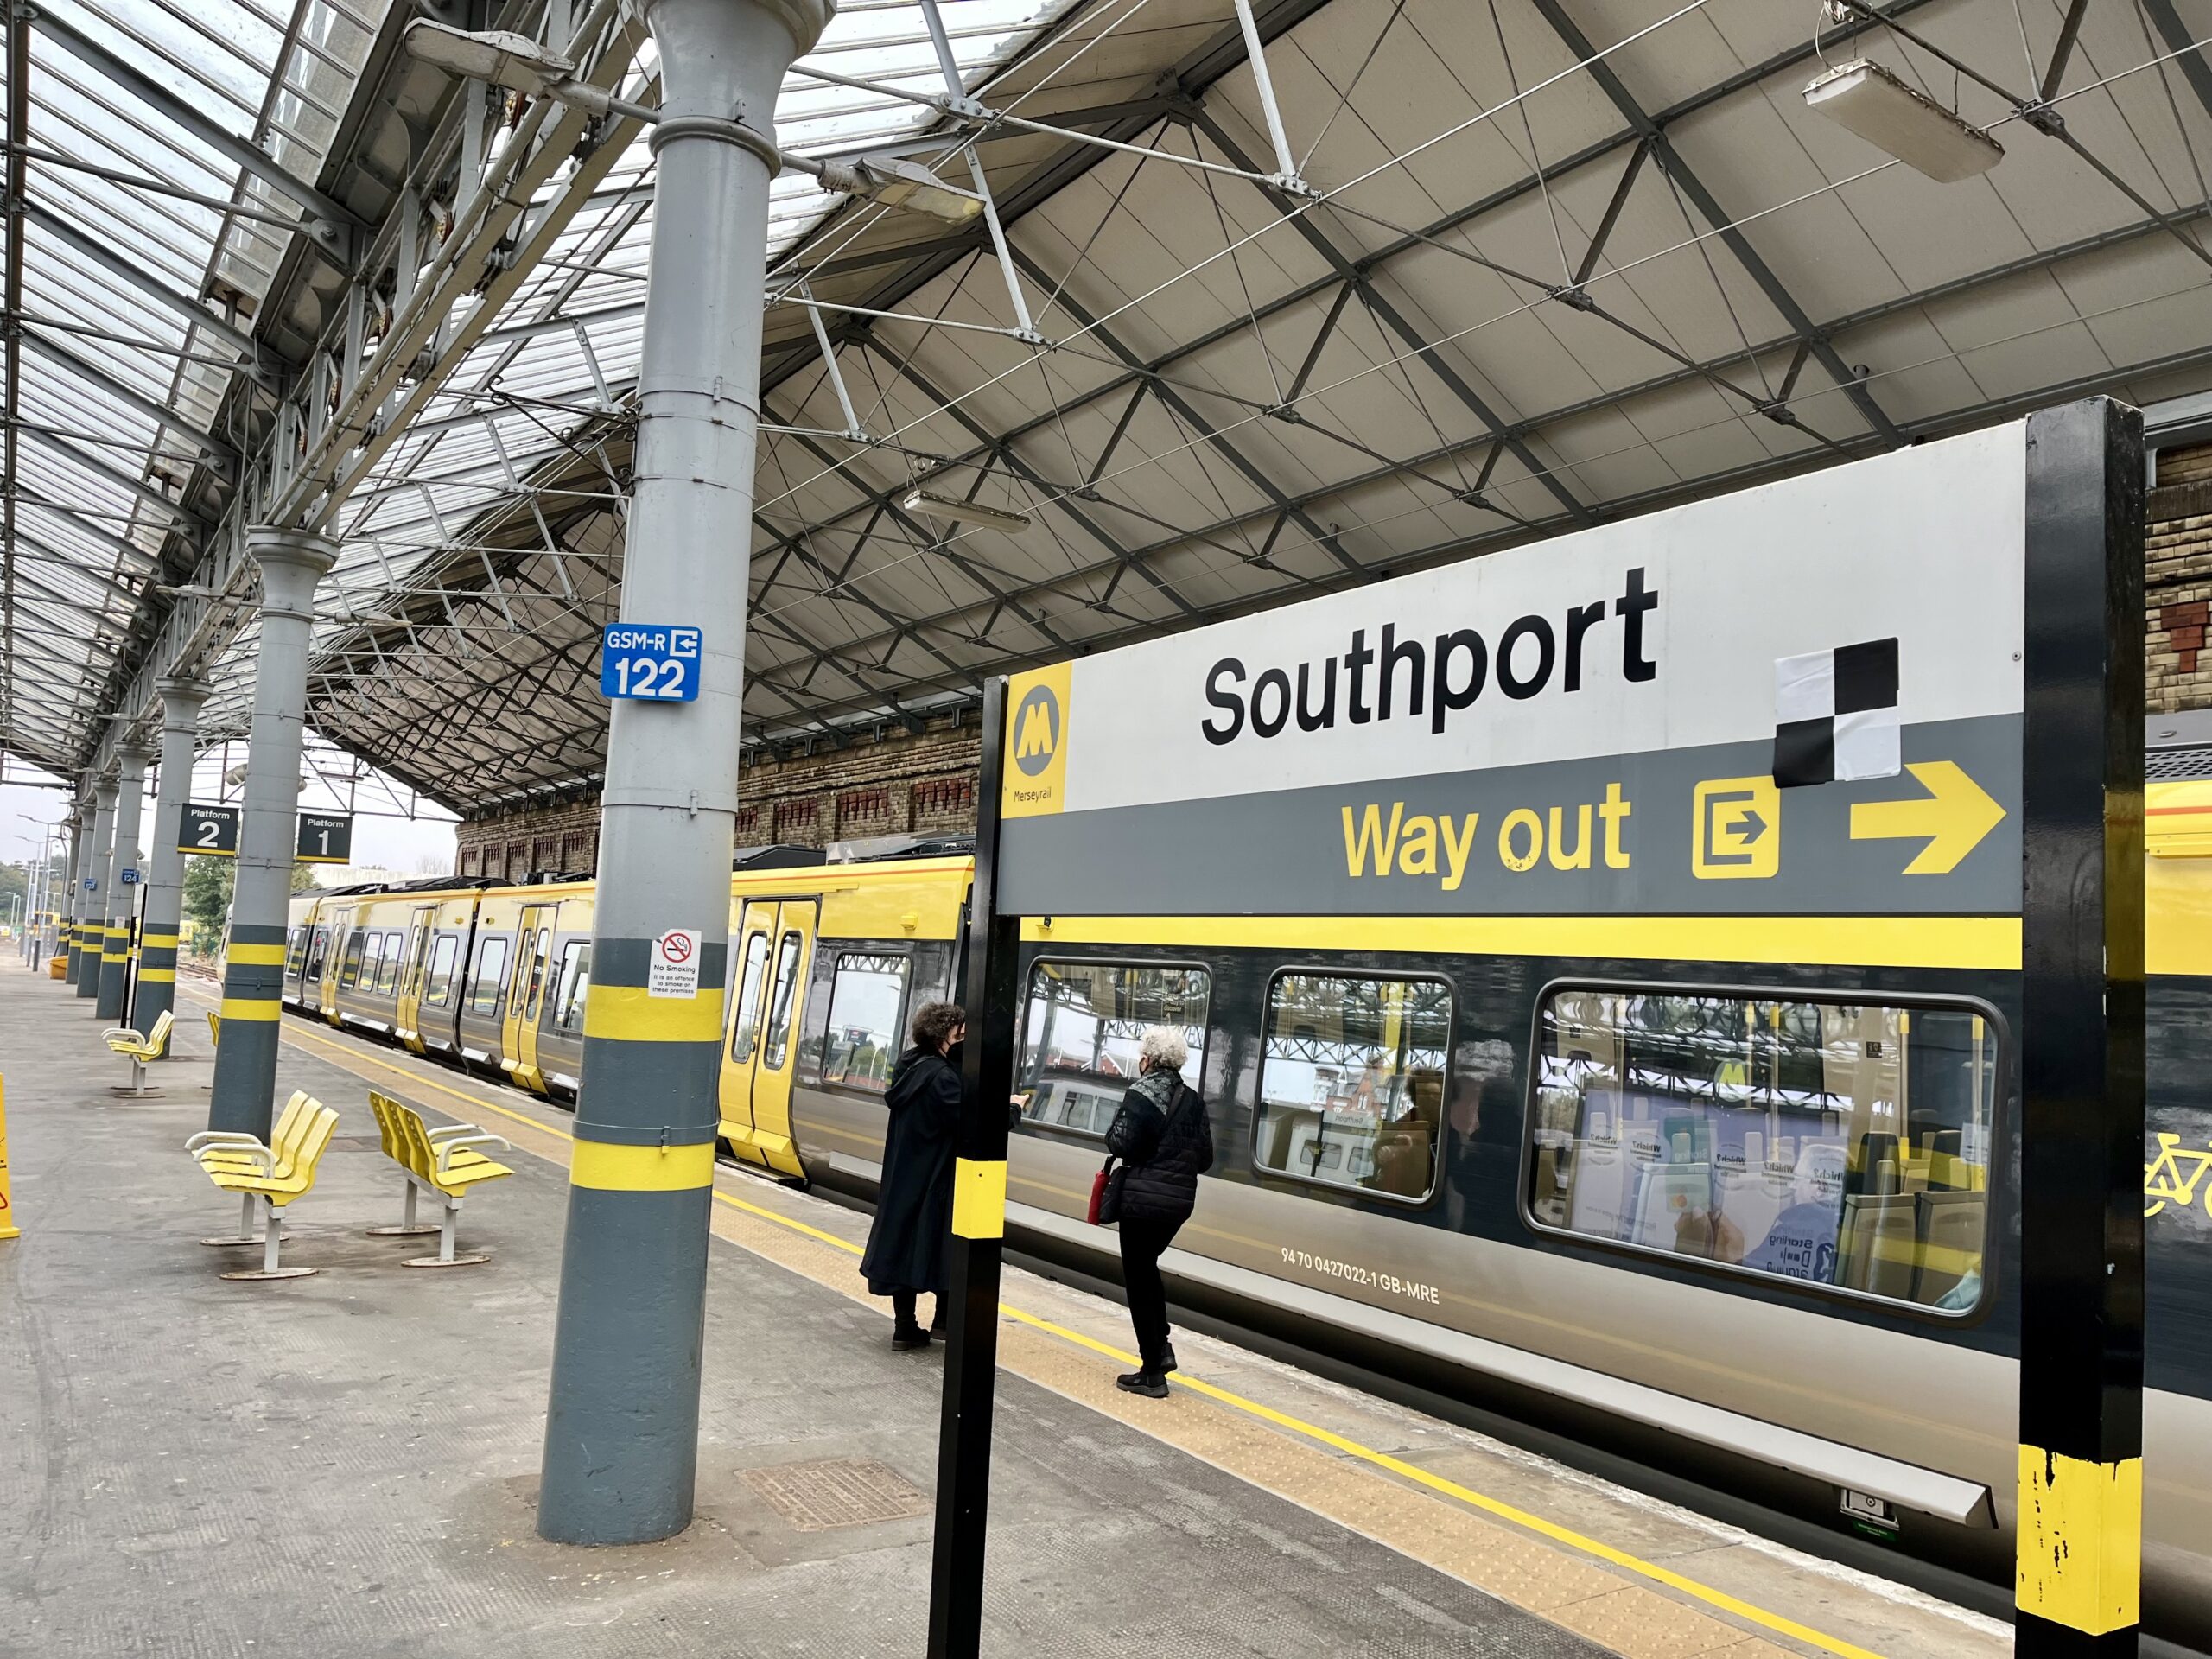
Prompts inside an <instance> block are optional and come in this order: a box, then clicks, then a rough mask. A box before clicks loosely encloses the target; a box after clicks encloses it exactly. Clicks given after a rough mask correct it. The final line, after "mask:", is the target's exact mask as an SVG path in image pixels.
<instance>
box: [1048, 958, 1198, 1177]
mask: <svg viewBox="0 0 2212 1659" xmlns="http://www.w3.org/2000/svg"><path fill="white" fill-rule="evenodd" d="M1212 995H1213V977H1212V976H1211V975H1210V974H1208V973H1207V972H1206V970H1205V969H1203V968H1186V967H1181V966H1165V965H1160V964H1157V963H1115V962H1040V963H1038V964H1037V965H1036V966H1035V967H1034V968H1033V969H1031V970H1030V974H1029V996H1028V1001H1027V1010H1026V1013H1025V1015H1024V1018H1023V1020H1022V1039H1021V1055H1020V1065H1018V1067H1017V1068H1016V1070H1015V1072H1014V1088H1015V1089H1016V1090H1018V1091H1021V1092H1022V1093H1023V1094H1024V1096H1025V1098H1024V1101H1023V1104H1022V1117H1023V1119H1024V1121H1025V1122H1030V1123H1035V1124H1039V1125H1041V1126H1043V1127H1045V1128H1054V1129H1067V1130H1072V1131H1074V1132H1075V1133H1076V1134H1078V1135H1101V1136H1103V1135H1104V1134H1105V1133H1106V1126H1107V1125H1108V1124H1109V1123H1110V1122H1113V1121H1114V1114H1115V1112H1116V1110H1117V1109H1119V1108H1120V1106H1121V1104H1122V1096H1123V1095H1125V1094H1127V1093H1128V1088H1129V1085H1130V1084H1133V1083H1135V1081H1136V1077H1137V1048H1138V1045H1139V1043H1140V1042H1141V1040H1142V1039H1143V1037H1144V1033H1145V1028H1146V1027H1148V1026H1170V1027H1173V1028H1174V1029H1176V1030H1178V1031H1179V1032H1181V1033H1183V1040H1184V1041H1185V1043H1186V1044H1188V1045H1189V1046H1190V1051H1191V1052H1190V1058H1188V1059H1186V1060H1185V1061H1184V1063H1183V1081H1184V1082H1185V1083H1187V1084H1190V1085H1191V1086H1192V1088H1194V1089H1195V1088H1196V1087H1198V1079H1199V1078H1200V1077H1202V1076H1204V1075H1205V1042H1206V1005H1207V1002H1208V1001H1209V1000H1210V999H1211V996H1212Z"/></svg>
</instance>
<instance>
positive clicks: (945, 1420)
mask: <svg viewBox="0 0 2212 1659" xmlns="http://www.w3.org/2000/svg"><path fill="white" fill-rule="evenodd" d="M1006 719H1007V711H1006V682H1005V681H1004V680H1003V679H995V680H993V681H992V682H991V683H989V684H988V685H987V686H986V687H985V688H984V690H983V719H982V732H981V735H982V754H981V759H980V763H979V766H978V776H977V779H976V878H975V885H974V887H973V888H972V890H971V894H970V898H969V906H968V982H967V984H966V985H965V986H964V987H963V990H962V1000H963V1006H964V1007H966V1009H967V1011H968V1040H967V1043H966V1045H965V1046H964V1049H963V1053H962V1057H961V1058H962V1065H961V1072H962V1076H961V1086H962V1092H963V1094H964V1095H965V1096H966V1097H967V1099H968V1102H969V1109H970V1112H971V1114H972V1116H971V1118H970V1121H969V1123H968V1124H967V1125H966V1126H965V1133H964V1135H963V1146H962V1147H961V1152H960V1157H959V1160H958V1162H957V1164H956V1165H955V1166H954V1179H955V1182H956V1185H955V1187H954V1190H953V1210H952V1245H951V1250H950V1255H949V1256H948V1257H947V1259H946V1262H945V1269H944V1272H945V1285H946V1287H947V1294H946V1300H947V1302H948V1304H949V1306H948V1308H947V1310H946V1311H947V1315H948V1317H947V1320H946V1326H945V1338H944V1405H943V1408H942V1409H941V1411H940V1413H939V1416H938V1440H937V1527H936V1532H935V1535H934V1538H933V1540H932V1550H931V1566H930V1635H929V1649H928V1652H929V1659H975V1656H976V1653H977V1652H978V1650H979V1649H980V1648H981V1646H982V1639H983V1547H984V1543H985V1541H986V1538H987V1536H988V1531H989V1527H988V1522H989V1517H990V1496H991V1415H992V1408H993V1405H994V1403H995V1393H996V1388H997V1383H998V1363H999V1279H1000V1274H1001V1265H1002V1264H1001V1257H1002V1255H1003V1253H1004V1249H1005V1239H1006V1161H1007V1102H1008V1101H1009V1100H1010V1099H1011V1098H1012V1097H1013V1094H1014V1032H1015V1027H1016V1026H1017V1025H1018V1023H1019V1020H1020V972H1019V964H1018V962H1017V957H1018V954H1019V951H1020V943H1021V932H1020V927H1021V924H1020V918H1018V917H1001V916H1000V915H999V914H998V913H997V912H998V904H997V899H998V863H999V846H998V842H999V803H1000V798H1001V789H1002V786H1003V779H1004V777H1005V766H1006V741H1007V733H1006Z"/></svg>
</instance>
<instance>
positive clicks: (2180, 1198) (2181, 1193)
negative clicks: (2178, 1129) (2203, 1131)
mask: <svg viewBox="0 0 2212 1659" xmlns="http://www.w3.org/2000/svg"><path fill="white" fill-rule="evenodd" d="M2208 1173H2212V1152H2183V1150H2181V1136H2179V1135H2169V1134H2167V1133H2166V1132H2165V1131H2164V1130H2160V1131H2159V1132H2158V1157H2157V1158H2156V1159H2155V1160H2153V1161H2152V1162H2150V1163H2147V1164H2145V1165H2144V1166H2143V1197H2144V1199H2145V1204H2144V1208H2143V1217H2144V1219H2145V1220H2146V1221H2147V1220H2149V1219H2150V1218H2151V1217H2152V1216H2155V1215H2157V1214H2158V1212H2159V1211H2162V1210H2164V1208H2165V1207H2166V1202H2167V1200H2168V1199H2171V1200H2173V1201H2174V1202H2175V1203H2177V1204H2178V1205H2181V1207H2182V1208H2183V1209H2184V1210H2186V1209H2188V1208H2189V1206H2190V1205H2192V1204H2194V1203H2196V1190H2197V1188H2198V1187H2199V1186H2200V1185H2202V1186H2203V1188H2204V1208H2205V1210H2206V1211H2207V1212H2208V1213H2212V1182H2208V1181H2206V1180H2205V1179H2204V1178H2205V1176H2206V1175H2207V1174H2208Z"/></svg>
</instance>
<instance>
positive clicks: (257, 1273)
mask: <svg viewBox="0 0 2212 1659" xmlns="http://www.w3.org/2000/svg"><path fill="white" fill-rule="evenodd" d="M246 1202H247V1203H248V1204H249V1205H251V1203H252V1202H253V1199H252V1197H251V1194H249V1195H248V1197H247V1199H246ZM262 1202H263V1203H264V1205H268V1206H269V1217H268V1223H267V1225H266V1227H265V1229H264V1231H263V1234H262V1241H261V1266H260V1267H259V1268H240V1269H238V1271H237V1272H236V1273H226V1274H224V1275H223V1277H224V1278H226V1279H304V1278H306V1277H307V1276H308V1274H311V1273H315V1272H318V1271H320V1269H318V1268H280V1267H278V1266H277V1253H278V1250H279V1249H280V1248H281V1247H282V1245H283V1238H284V1232H283V1228H284V1212H283V1211H282V1210H279V1209H278V1208H277V1206H276V1205H274V1204H270V1201H269V1200H268V1199H266V1198H264V1199H263V1200H262Z"/></svg>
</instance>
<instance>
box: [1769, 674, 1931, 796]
mask: <svg viewBox="0 0 2212 1659" xmlns="http://www.w3.org/2000/svg"><path fill="white" fill-rule="evenodd" d="M1900 728H1901V721H1900V719H1899V715H1898V710H1897V641H1896V640H1895V639H1868V640H1866V641H1863V642H1862V643H1860V644H1859V645H1839V646H1837V647H1836V648H1835V649H1834V650H1833V651H1812V652H1806V653H1805V654H1804V655H1803V656H1802V657H1783V658H1777V659H1776V662H1775V664H1774V781H1775V782H1776V784H1777V785H1780V786H1781V787H1782V788H1784V789H1789V788H1793V787H1796V786H1799V785H1806V784H1835V783H1851V782H1853V781H1854V780H1856V779H1861V778H1894V777H1896V776H1897V772H1898V771H1899V770H1900V769H1901V766H1902V765H1903V757H1902V755H1901V754H1900V753H1899V734H1900Z"/></svg>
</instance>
